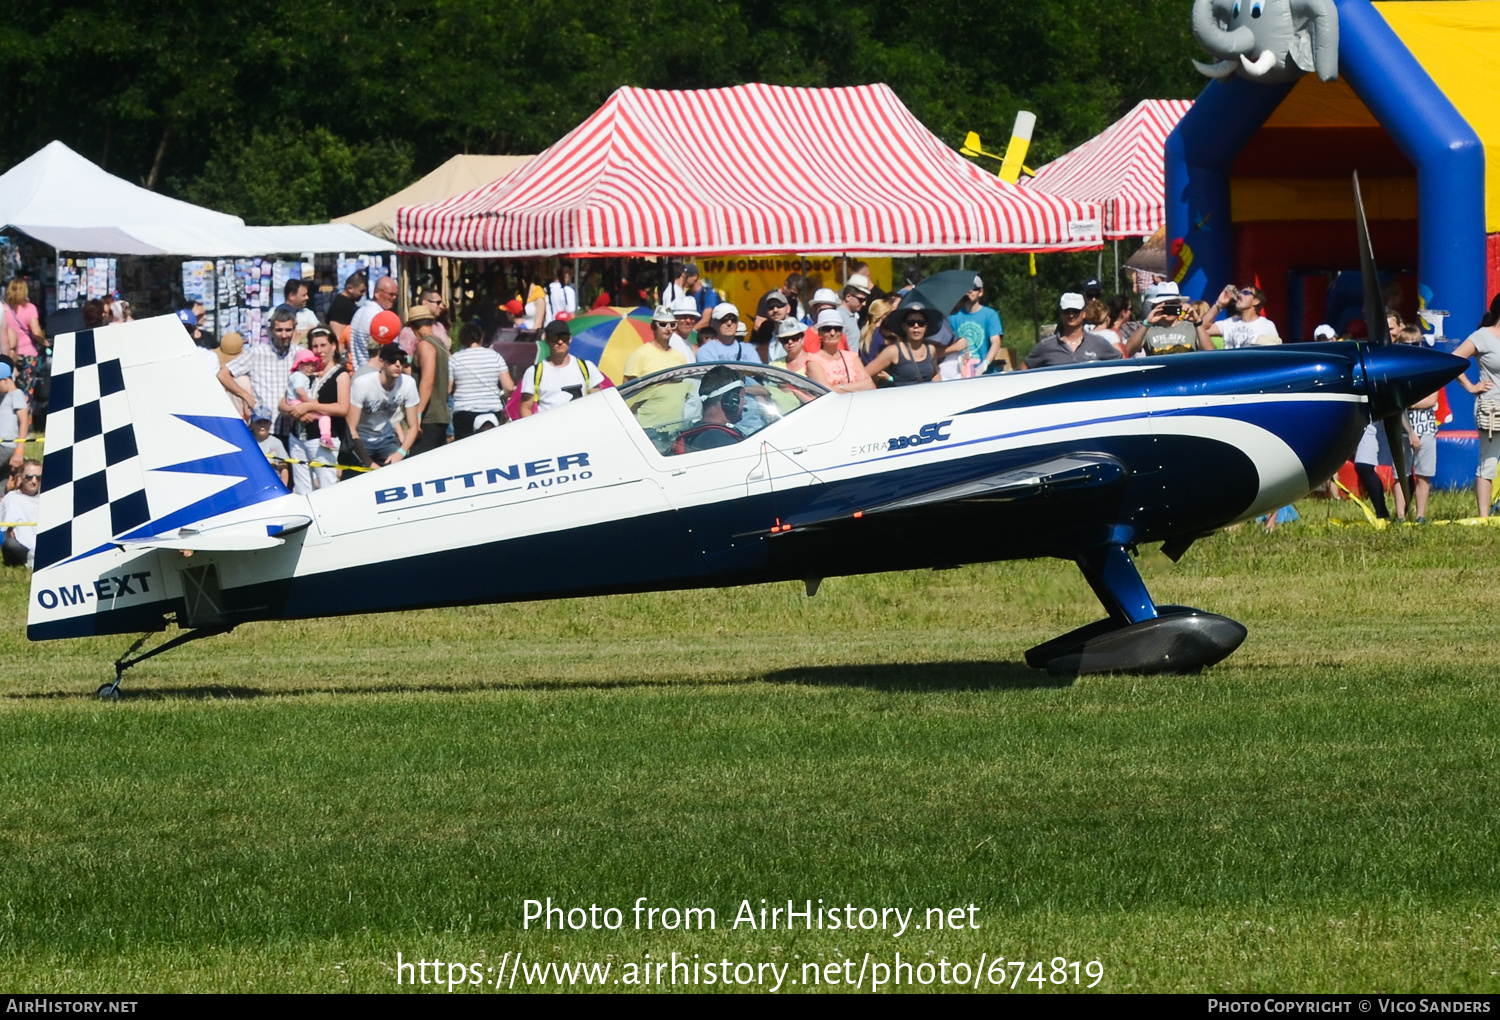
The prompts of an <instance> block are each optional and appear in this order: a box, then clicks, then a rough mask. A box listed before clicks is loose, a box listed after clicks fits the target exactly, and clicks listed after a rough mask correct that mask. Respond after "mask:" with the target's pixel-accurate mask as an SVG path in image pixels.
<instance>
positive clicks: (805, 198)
mask: <svg viewBox="0 0 1500 1020" xmlns="http://www.w3.org/2000/svg"><path fill="white" fill-rule="evenodd" d="M396 241H397V244H398V245H399V246H400V247H401V249H402V250H403V251H415V252H421V253H424V254H430V255H449V256H458V257H477V258H486V257H497V256H506V257H511V256H550V255H581V256H605V255H658V254H704V255H707V254H726V253H748V252H757V253H760V252H795V253H799V254H804V255H811V254H839V253H844V252H859V253H868V254H872V255H881V254H893V255H894V254H904V253H922V254H929V253H930V254H938V253H944V252H1002V251H1077V250H1081V249H1086V248H1098V247H1100V246H1101V244H1102V243H1103V242H1102V239H1101V238H1100V235H1099V209H1098V207H1097V206H1095V205H1092V204H1090V203H1088V202H1078V201H1075V200H1072V199H1066V198H1058V197H1055V196H1051V195H1042V194H1037V193H1034V192H1029V191H1026V190H1024V189H1022V188H1018V187H1013V186H1011V185H1008V184H1005V183H1003V182H1001V181H999V180H997V179H996V178H995V177H994V176H993V175H991V174H989V173H986V172H985V171H983V170H981V169H980V168H979V167H977V166H974V165H973V164H971V163H969V162H968V161H967V160H965V159H963V158H962V157H961V156H959V155H958V154H957V153H956V152H954V151H953V150H952V149H950V148H949V147H948V146H946V145H944V144H943V143H942V142H940V141H939V140H938V139H937V138H936V137H935V136H933V134H932V133H931V132H929V131H928V130H927V129H926V128H924V127H923V126H922V124H921V123H920V122H919V121H918V120H917V119H916V118H915V117H913V116H912V114H911V111H909V110H908V109H907V108H906V107H905V106H904V105H902V103H901V101H900V100H899V99H897V98H896V94H895V93H894V92H892V91H891V90H890V89H889V88H888V87H886V86H885V85H864V86H859V87H857V88H834V89H806V88H783V87H779V86H774V85H739V86H736V87H734V88H727V89H706V90H702V91H692V92H675V91H658V90H652V89H638V88H622V89H619V90H618V91H616V92H615V93H614V94H613V95H612V96H610V97H609V99H608V101H606V102H605V104H604V105H603V106H602V107H601V108H600V109H599V110H598V111H597V112H595V113H594V115H593V116H591V117H589V118H588V119H587V120H585V121H584V122H583V123H582V124H580V125H578V126H577V127H576V128H574V129H573V130H572V131H570V132H568V133H567V134H566V135H564V136H563V137H562V139H561V140H559V141H558V142H557V143H555V144H554V145H553V146H552V147H551V148H549V149H547V150H546V151H545V152H543V153H541V155H539V156H537V157H536V158H535V159H533V160H532V161H531V162H529V163H527V164H526V165H525V166H524V167H521V168H520V169H518V170H515V171H513V172H512V173H510V174H508V175H506V176H505V177H502V178H501V179H500V180H498V181H495V182H493V183H491V184H487V185H485V186H484V187H482V188H477V189H475V190H474V191H471V192H469V193H468V194H465V195H458V196H456V197H454V198H450V199H447V200H445V201H442V202H436V203H433V204H431V205H417V206H405V207H402V208H401V209H399V210H398V211H397V214H396Z"/></svg>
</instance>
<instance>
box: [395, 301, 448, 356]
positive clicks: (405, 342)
mask: <svg viewBox="0 0 1500 1020" xmlns="http://www.w3.org/2000/svg"><path fill="white" fill-rule="evenodd" d="M418 307H420V308H423V309H425V310H427V311H429V312H431V313H432V335H433V336H435V337H437V339H438V342H439V343H441V344H442V345H443V346H444V347H452V346H453V343H452V340H450V339H449V336H448V327H447V326H445V325H443V312H444V311H445V310H447V308H448V303H447V302H446V301H444V300H443V295H442V294H441V293H440V292H439V291H436V290H434V289H432V288H431V287H428V288H427V289H426V290H424V291H422V300H421V301H419V302H417V305H415V306H413V308H412V309H411V310H412V311H416V310H417V308H418ZM396 343H398V344H400V345H401V349H402V350H403V351H405V352H406V353H407V354H408V355H410V356H411V357H412V358H413V359H415V358H416V356H417V333H416V330H414V329H413V328H412V327H411V326H402V327H401V332H400V333H398V334H397V335H396Z"/></svg>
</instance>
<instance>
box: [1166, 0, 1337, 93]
mask: <svg viewBox="0 0 1500 1020" xmlns="http://www.w3.org/2000/svg"><path fill="white" fill-rule="evenodd" d="M1193 35H1194V37H1196V38H1197V40H1198V42H1199V44H1200V45H1202V47H1203V48H1204V49H1206V50H1207V51H1208V52H1209V53H1211V54H1212V55H1213V56H1214V58H1215V59H1216V61H1217V62H1216V63H1213V64H1204V63H1202V62H1200V61H1197V60H1195V61H1193V66H1194V67H1196V68H1198V70H1199V71H1201V72H1203V73H1204V74H1206V75H1208V76H1209V77H1210V78H1226V77H1228V76H1229V75H1231V74H1235V73H1238V74H1239V75H1240V77H1242V78H1249V79H1250V80H1252V81H1263V82H1283V81H1292V80H1294V79H1296V78H1300V77H1301V76H1302V75H1304V74H1306V73H1307V72H1308V71H1317V72H1318V77H1319V78H1321V79H1322V80H1323V81H1333V80H1334V79H1335V78H1337V77H1338V75H1339V14H1338V9H1337V8H1336V7H1334V5H1333V0H1193Z"/></svg>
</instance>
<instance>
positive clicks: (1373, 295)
mask: <svg viewBox="0 0 1500 1020" xmlns="http://www.w3.org/2000/svg"><path fill="white" fill-rule="evenodd" d="M1354 222H1355V226H1356V227H1357V229H1358V230H1359V269H1360V275H1362V276H1363V277H1364V285H1365V328H1366V329H1368V330H1369V334H1370V343H1371V344H1372V345H1374V346H1376V347H1384V346H1385V345H1386V344H1388V343H1390V342H1391V328H1390V326H1389V325H1388V324H1387V323H1386V321H1385V302H1384V301H1382V300H1381V299H1380V272H1379V271H1378V270H1377V269H1376V268H1375V249H1374V248H1373V247H1371V245H1370V225H1369V224H1368V223H1366V222H1365V202H1364V199H1363V197H1361V196H1360V193H1359V171H1358V170H1356V171H1354Z"/></svg>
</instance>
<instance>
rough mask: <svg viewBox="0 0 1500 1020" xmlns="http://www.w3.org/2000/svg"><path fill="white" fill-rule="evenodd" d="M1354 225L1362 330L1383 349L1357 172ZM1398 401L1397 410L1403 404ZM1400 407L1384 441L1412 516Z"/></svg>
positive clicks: (1385, 328) (1385, 334)
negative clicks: (1361, 284)
mask: <svg viewBox="0 0 1500 1020" xmlns="http://www.w3.org/2000/svg"><path fill="white" fill-rule="evenodd" d="M1354 222H1355V226H1356V228H1357V229H1358V231H1359V270H1360V275H1361V276H1362V277H1363V278H1364V290H1365V295H1364V296H1365V302H1364V304H1365V327H1366V328H1367V329H1368V330H1369V335H1370V345H1371V346H1372V347H1385V346H1386V345H1388V344H1390V343H1391V340H1392V338H1391V327H1390V324H1389V323H1388V322H1386V319H1385V302H1384V301H1383V300H1381V296H1380V271H1379V270H1377V269H1376V268H1375V248H1374V246H1372V245H1371V244H1370V225H1369V223H1368V222H1366V220H1365V201H1364V197H1363V196H1362V195H1361V194H1360V192H1359V171H1358V170H1356V171H1354ZM1404 404H1405V401H1404V400H1399V395H1398V407H1401V405H1404ZM1404 413H1405V408H1404V407H1401V409H1400V410H1398V411H1397V412H1396V413H1395V414H1393V415H1391V416H1390V417H1388V418H1386V420H1385V438H1386V442H1387V444H1388V445H1389V446H1390V448H1391V463H1392V464H1393V465H1394V466H1395V469H1396V484H1397V485H1400V486H1401V494H1402V495H1403V496H1404V497H1405V498H1406V508H1407V513H1411V512H1412V510H1411V507H1412V501H1411V475H1410V473H1409V472H1408V471H1407V463H1406V431H1405V430H1404V429H1403V428H1402V427H1401V415H1402V414H1404Z"/></svg>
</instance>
